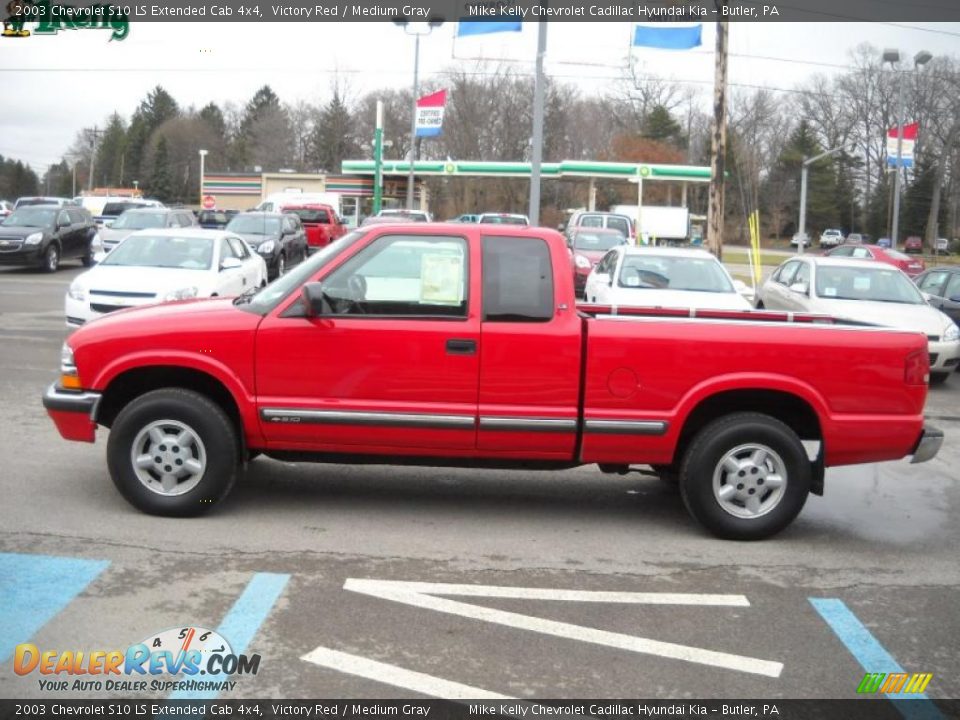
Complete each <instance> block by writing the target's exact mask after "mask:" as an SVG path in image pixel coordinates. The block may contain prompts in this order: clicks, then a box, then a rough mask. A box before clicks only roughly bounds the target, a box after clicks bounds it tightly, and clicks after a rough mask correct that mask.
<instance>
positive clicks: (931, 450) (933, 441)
mask: <svg viewBox="0 0 960 720" xmlns="http://www.w3.org/2000/svg"><path fill="white" fill-rule="evenodd" d="M941 445H943V431H942V430H938V429H937V428H935V427H933V426H932V425H925V426H924V428H923V430H922V431H921V432H920V439H919V440H917V447H916V448H914V450H913V457H912V458H911V459H910V462H911V463H922V462H927V460H932V459H933V458H934V457H936V455H937V453H938V452H940V446H941Z"/></svg>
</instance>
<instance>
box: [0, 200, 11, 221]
mask: <svg viewBox="0 0 960 720" xmlns="http://www.w3.org/2000/svg"><path fill="white" fill-rule="evenodd" d="M12 212H13V203H12V202H10V201H9V200H0V218H5V217H6V216H7V215H9V214H10V213H12Z"/></svg>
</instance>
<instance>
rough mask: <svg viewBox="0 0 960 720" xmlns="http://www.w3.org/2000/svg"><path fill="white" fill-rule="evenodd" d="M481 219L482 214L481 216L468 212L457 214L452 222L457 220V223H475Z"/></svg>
mask: <svg viewBox="0 0 960 720" xmlns="http://www.w3.org/2000/svg"><path fill="white" fill-rule="evenodd" d="M479 220H480V216H479V215H473V214H470V213H466V214H463V215H457V216H456V217H455V218H453V220H451V221H450V222H455V223H475V222H478V221H479Z"/></svg>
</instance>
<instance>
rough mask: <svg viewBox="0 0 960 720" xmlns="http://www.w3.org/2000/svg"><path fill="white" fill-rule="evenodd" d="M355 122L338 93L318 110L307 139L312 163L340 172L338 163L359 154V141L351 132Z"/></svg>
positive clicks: (335, 92) (332, 171)
mask: <svg viewBox="0 0 960 720" xmlns="http://www.w3.org/2000/svg"><path fill="white" fill-rule="evenodd" d="M353 127H354V122H353V119H352V118H351V115H350V110H349V108H348V107H347V105H346V103H344V101H343V98H341V97H340V93H339V92H338V91H337V90H334V92H333V97H331V98H330V102H328V103H327V104H326V106H325V107H324V108H323V110H322V111H321V113H320V117H319V119H318V120H317V122H316V124H315V125H314V128H313V132H312V133H311V134H310V140H309V153H310V155H309V158H310V161H311V163H312V164H313V165H315V166H316V167H320V168H325V169H326V170H327V171H328V172H331V173H339V172H340V166H341V163H342V162H343V161H344V160H347V159H349V158H352V157H357V156H358V155H359V154H360V144H359V143H358V142H357V139H356V137H355V136H354V134H353Z"/></svg>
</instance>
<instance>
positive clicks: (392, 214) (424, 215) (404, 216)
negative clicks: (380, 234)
mask: <svg viewBox="0 0 960 720" xmlns="http://www.w3.org/2000/svg"><path fill="white" fill-rule="evenodd" d="M377 217H385V218H396V219H397V220H398V221H399V222H432V221H433V216H432V215H431V214H430V213H428V212H426V211H425V210H406V209H404V208H390V209H387V210H381V211H380V212H378V213H377Z"/></svg>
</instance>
